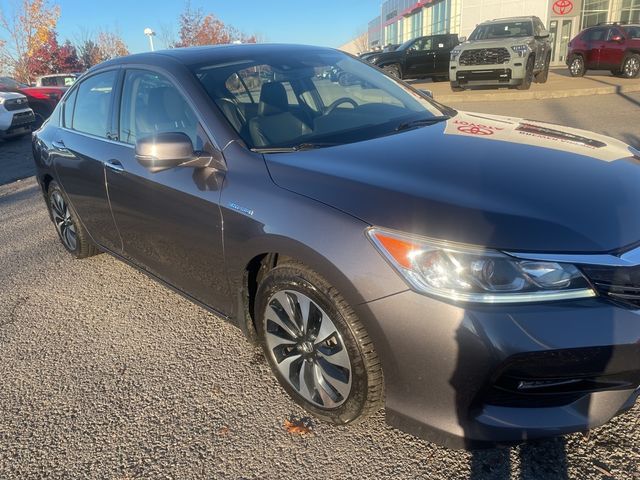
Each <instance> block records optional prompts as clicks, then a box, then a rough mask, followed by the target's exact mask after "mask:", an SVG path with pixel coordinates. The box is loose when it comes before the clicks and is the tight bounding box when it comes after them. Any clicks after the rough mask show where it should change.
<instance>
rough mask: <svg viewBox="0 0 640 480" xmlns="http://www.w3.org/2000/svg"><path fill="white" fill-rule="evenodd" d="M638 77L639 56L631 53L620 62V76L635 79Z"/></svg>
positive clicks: (639, 72)
mask: <svg viewBox="0 0 640 480" xmlns="http://www.w3.org/2000/svg"><path fill="white" fill-rule="evenodd" d="M638 75H640V55H638V54H637V53H631V54H629V55H627V56H626V57H625V58H624V60H623V61H622V76H623V77H624V78H636V77H637V76H638Z"/></svg>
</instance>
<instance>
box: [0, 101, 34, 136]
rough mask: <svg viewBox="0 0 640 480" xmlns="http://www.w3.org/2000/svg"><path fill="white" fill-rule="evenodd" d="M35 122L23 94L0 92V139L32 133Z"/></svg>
mask: <svg viewBox="0 0 640 480" xmlns="http://www.w3.org/2000/svg"><path fill="white" fill-rule="evenodd" d="M34 120H35V116H34V115H33V110H31V108H29V101H28V100H27V97H25V96H24V95H22V94H21V93H15V92H0V138H6V137H17V136H21V135H27V134H29V133H31V125H32V124H33V122H34Z"/></svg>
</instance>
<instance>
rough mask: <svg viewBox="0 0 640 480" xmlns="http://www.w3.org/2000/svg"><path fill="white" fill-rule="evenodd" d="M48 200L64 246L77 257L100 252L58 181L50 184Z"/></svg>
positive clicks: (52, 218)
mask: <svg viewBox="0 0 640 480" xmlns="http://www.w3.org/2000/svg"><path fill="white" fill-rule="evenodd" d="M47 200H48V201H47V203H48V204H49V212H50V214H51V220H52V221H53V224H54V225H55V227H56V231H57V232H58V236H59V237H60V242H62V245H63V246H64V248H66V249H67V251H68V252H69V253H71V254H72V255H73V256H74V257H76V258H86V257H91V256H92V255H96V254H97V253H99V252H98V249H97V248H96V247H95V245H94V244H93V242H92V241H91V240H90V239H89V235H88V234H87V232H86V230H85V229H84V227H83V226H82V224H81V223H80V221H79V220H78V216H77V215H76V213H75V211H74V210H73V208H72V207H71V205H70V204H69V201H68V200H67V197H66V195H65V194H64V192H63V191H62V189H61V188H60V186H59V185H58V184H57V183H56V182H51V183H50V184H49V189H48V191H47Z"/></svg>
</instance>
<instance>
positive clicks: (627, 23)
mask: <svg viewBox="0 0 640 480" xmlns="http://www.w3.org/2000/svg"><path fill="white" fill-rule="evenodd" d="M609 25H615V26H619V25H629V22H600V23H599V24H597V25H596V27H605V26H609Z"/></svg>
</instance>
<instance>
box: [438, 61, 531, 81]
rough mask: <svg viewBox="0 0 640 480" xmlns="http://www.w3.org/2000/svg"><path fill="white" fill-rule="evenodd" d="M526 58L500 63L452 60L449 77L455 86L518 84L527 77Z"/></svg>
mask: <svg viewBox="0 0 640 480" xmlns="http://www.w3.org/2000/svg"><path fill="white" fill-rule="evenodd" d="M525 64H526V59H518V60H517V61H514V62H511V63H508V64H504V63H502V64H499V65H460V64H458V63H457V62H452V63H451V64H450V66H449V78H450V79H451V82H452V83H453V84H454V86H459V87H465V86H469V87H474V86H517V85H520V84H521V83H522V81H523V80H524V77H525V69H526V68H525Z"/></svg>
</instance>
